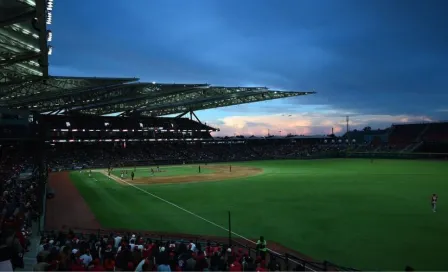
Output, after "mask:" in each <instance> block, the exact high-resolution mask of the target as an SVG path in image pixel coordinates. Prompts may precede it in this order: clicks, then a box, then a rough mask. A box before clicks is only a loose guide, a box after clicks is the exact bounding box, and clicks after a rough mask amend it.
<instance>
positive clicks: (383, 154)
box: [343, 152, 448, 160]
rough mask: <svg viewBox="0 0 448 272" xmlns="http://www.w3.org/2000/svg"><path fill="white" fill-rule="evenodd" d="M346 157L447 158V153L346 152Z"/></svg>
mask: <svg viewBox="0 0 448 272" xmlns="http://www.w3.org/2000/svg"><path fill="white" fill-rule="evenodd" d="M343 156H345V157H346V158H375V159H408V160H447V159H448V153H400V152H395V153H392V152H347V153H345V154H344V155H343Z"/></svg>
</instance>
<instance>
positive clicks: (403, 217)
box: [71, 159, 448, 270]
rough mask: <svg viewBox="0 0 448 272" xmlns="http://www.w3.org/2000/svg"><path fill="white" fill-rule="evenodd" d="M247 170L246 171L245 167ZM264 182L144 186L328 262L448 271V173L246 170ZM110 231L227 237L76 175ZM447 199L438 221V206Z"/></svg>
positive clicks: (415, 166) (275, 165)
mask: <svg viewBox="0 0 448 272" xmlns="http://www.w3.org/2000/svg"><path fill="white" fill-rule="evenodd" d="M235 165H237V164H235ZM238 165H250V166H257V167H261V168H263V169H264V173H263V174H261V175H258V176H255V177H249V178H244V179H231V180H227V181H224V182H205V183H191V184H185V183H184V184H169V185H151V186H148V185H146V186H139V187H140V188H142V189H143V190H147V191H149V192H151V193H153V194H155V195H157V196H159V197H162V198H164V199H166V200H168V201H171V202H173V203H175V204H177V205H179V206H182V207H183V208H185V209H188V210H190V211H192V212H194V213H196V214H198V215H200V216H202V217H204V218H206V219H208V220H210V221H213V222H215V223H217V224H220V225H222V226H227V211H228V210H230V211H231V213H232V231H234V232H236V233H238V234H241V235H243V236H245V237H249V238H256V237H258V236H259V235H264V236H265V237H266V238H267V239H268V241H269V240H275V241H277V242H279V243H282V244H283V245H285V246H287V247H291V248H294V249H296V250H298V251H301V252H303V253H304V254H307V255H309V256H312V257H314V258H316V259H319V260H329V261H332V262H334V263H337V264H340V265H345V266H352V267H356V268H359V269H364V270H402V269H403V268H404V266H405V265H411V266H413V267H414V268H415V269H417V270H446V269H448V261H446V259H447V258H446V254H445V253H446V245H447V244H448V236H447V235H446V234H447V232H448V216H447V215H448V205H447V204H446V199H447V198H448V184H447V180H446V179H447V176H448V175H447V174H448V164H447V163H445V162H437V161H400V160H375V161H374V162H373V163H371V162H370V160H363V159H359V160H358V159H350V160H345V159H339V160H310V161H280V160H279V161H263V162H260V161H258V162H245V163H238ZM71 178H72V180H73V182H74V183H75V185H76V186H77V188H78V189H79V190H80V192H81V193H82V194H83V196H84V198H85V199H86V201H87V202H88V204H89V205H90V207H91V208H92V210H93V212H94V213H95V215H96V216H97V218H98V220H99V221H100V223H101V224H102V225H103V226H104V227H109V228H132V229H141V230H153V231H173V232H183V233H192V234H209V235H221V236H225V235H226V233H225V232H224V231H223V230H220V229H219V228H217V227H214V226H212V225H211V224H209V223H207V222H204V221H202V220H200V219H198V218H195V217H193V216H191V215H190V214H188V213H186V212H184V211H182V210H180V209H178V208H176V207H173V206H172V205H169V204H167V203H165V202H163V201H160V200H158V199H156V198H154V197H151V196H149V195H147V194H145V193H144V192H141V191H139V190H137V189H136V188H133V187H130V186H123V185H120V184H118V183H116V182H113V181H111V180H108V179H107V178H106V177H105V176H103V175H102V174H100V173H94V174H93V178H90V179H89V178H88V177H87V176H86V175H85V174H80V173H79V172H72V173H71ZM432 193H437V194H439V196H440V201H439V207H438V208H439V210H438V212H437V213H433V212H432V211H431V207H430V196H431V194H432Z"/></svg>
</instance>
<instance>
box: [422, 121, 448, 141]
mask: <svg viewBox="0 0 448 272" xmlns="http://www.w3.org/2000/svg"><path fill="white" fill-rule="evenodd" d="M422 140H423V141H425V142H448V122H443V123H431V124H429V127H428V129H427V130H426V132H425V133H424V134H423V136H422Z"/></svg>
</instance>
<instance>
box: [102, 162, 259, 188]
mask: <svg viewBox="0 0 448 272" xmlns="http://www.w3.org/2000/svg"><path fill="white" fill-rule="evenodd" d="M191 167H192V168H197V166H191ZM201 169H207V170H211V171H212V173H202V174H201V173H197V174H194V175H178V176H167V177H158V176H157V173H155V175H154V176H152V177H139V178H135V179H134V180H131V179H130V178H127V179H125V180H126V182H129V183H131V184H135V185H144V184H176V183H185V182H208V181H218V180H222V181H224V180H227V179H234V178H245V177H249V176H255V175H258V174H261V173H263V169H261V168H256V167H245V166H232V170H230V167H229V166H228V165H206V166H201ZM166 171H168V172H169V168H167V170H166ZM101 172H102V173H103V174H105V175H107V173H106V171H105V170H102V171H101ZM120 183H122V182H120ZM122 184H125V183H122Z"/></svg>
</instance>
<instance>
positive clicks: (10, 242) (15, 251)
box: [0, 145, 43, 271]
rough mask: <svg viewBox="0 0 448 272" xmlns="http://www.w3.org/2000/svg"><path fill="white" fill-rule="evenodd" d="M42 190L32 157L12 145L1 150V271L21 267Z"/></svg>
mask: <svg viewBox="0 0 448 272" xmlns="http://www.w3.org/2000/svg"><path fill="white" fill-rule="evenodd" d="M41 188H42V187H41V186H40V182H39V175H38V174H37V169H36V167H35V165H34V163H33V161H32V156H30V154H27V153H26V152H22V150H21V149H20V148H18V147H17V146H14V145H2V146H0V189H1V190H0V191H1V196H0V197H1V199H0V210H1V214H0V271H8V270H10V269H12V268H16V267H23V254H24V253H25V252H26V251H27V250H28V247H29V245H30V243H29V237H30V235H31V234H32V224H33V223H34V222H36V221H37V220H38V219H39V215H40V212H41V204H42V201H43V200H42V197H43V195H42V194H40V192H41V191H40V190H41Z"/></svg>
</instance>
